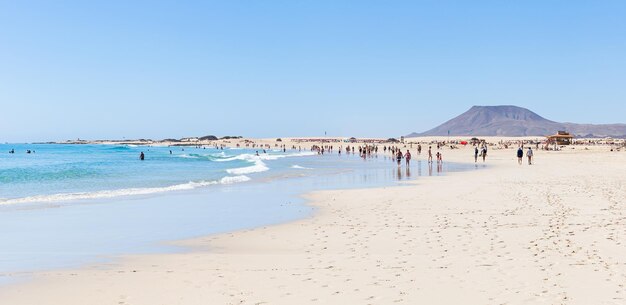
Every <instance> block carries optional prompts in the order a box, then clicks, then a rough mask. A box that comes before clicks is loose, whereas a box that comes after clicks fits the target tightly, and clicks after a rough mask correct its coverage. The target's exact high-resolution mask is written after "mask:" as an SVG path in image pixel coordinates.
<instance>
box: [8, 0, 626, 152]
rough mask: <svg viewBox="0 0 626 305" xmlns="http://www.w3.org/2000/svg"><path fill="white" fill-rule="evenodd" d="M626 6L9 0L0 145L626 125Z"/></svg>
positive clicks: (621, 3) (608, 3) (600, 3)
mask: <svg viewBox="0 0 626 305" xmlns="http://www.w3.org/2000/svg"><path fill="white" fill-rule="evenodd" d="M625 16H626V1H406V2H405V1H340V0H334V1H296V0H286V1H230V0H229V1H162V2H159V1H110V0H107V1H98V2H96V1H75V2H73V1H41V2H39V1H10V0H7V1H4V0H0V106H1V107H0V108H1V110H0V142H5V141H9V142H17V141H40V140H63V139H69V138H78V137H80V138H86V139H97V138H122V137H126V138H136V137H146V138H165V137H183V136H195V135H206V134H215V135H218V136H221V135H244V136H253V137H276V136H317V135H323V134H324V131H327V132H328V134H329V135H333V136H335V135H336V136H381V137H387V136H389V137H391V136H393V137H397V136H400V135H404V134H408V133H410V132H412V131H424V130H426V129H430V128H431V127H434V126H435V125H438V124H440V123H442V122H443V121H446V120H447V119H449V118H451V117H453V116H456V115H458V114H460V113H462V112H463V111H465V110H467V109H468V108H469V107H470V106H472V105H499V104H514V105H518V106H522V107H527V108H530V109H531V110H533V111H535V112H537V113H539V114H540V115H542V116H544V117H546V118H548V119H552V120H556V121H570V122H578V123H623V122H625V119H624V118H625V117H626V115H625V114H626V17H625Z"/></svg>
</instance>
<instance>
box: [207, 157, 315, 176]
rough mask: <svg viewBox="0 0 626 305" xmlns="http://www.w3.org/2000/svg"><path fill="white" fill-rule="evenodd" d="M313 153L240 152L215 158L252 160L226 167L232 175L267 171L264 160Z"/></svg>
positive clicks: (222, 160) (226, 160)
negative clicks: (241, 165) (226, 156)
mask: <svg viewBox="0 0 626 305" xmlns="http://www.w3.org/2000/svg"><path fill="white" fill-rule="evenodd" d="M314 154H315V153H312V152H299V153H294V154H285V155H278V154H276V155H274V154H260V155H258V156H257V155H255V154H241V155H237V156H233V157H228V158H223V159H216V160H215V161H217V162H228V161H234V160H245V161H248V162H253V163H254V165H252V166H247V167H240V168H231V169H227V170H226V172H227V173H229V174H232V175H244V174H252V173H260V172H264V171H268V170H269V169H270V168H269V167H268V166H267V165H266V164H265V162H263V161H265V160H278V159H281V158H287V157H301V156H312V155H314Z"/></svg>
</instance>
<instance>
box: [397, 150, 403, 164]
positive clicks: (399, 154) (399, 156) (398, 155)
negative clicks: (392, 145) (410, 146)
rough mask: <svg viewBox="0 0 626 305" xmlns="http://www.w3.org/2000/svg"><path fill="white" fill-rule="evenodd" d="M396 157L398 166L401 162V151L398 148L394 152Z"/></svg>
mask: <svg viewBox="0 0 626 305" xmlns="http://www.w3.org/2000/svg"><path fill="white" fill-rule="evenodd" d="M396 159H397V161H398V167H400V164H402V151H401V150H399V149H398V153H397V154H396Z"/></svg>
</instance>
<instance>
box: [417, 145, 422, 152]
mask: <svg viewBox="0 0 626 305" xmlns="http://www.w3.org/2000/svg"><path fill="white" fill-rule="evenodd" d="M417 154H418V155H421V154H422V144H417Z"/></svg>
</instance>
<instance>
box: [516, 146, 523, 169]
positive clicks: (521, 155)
mask: <svg viewBox="0 0 626 305" xmlns="http://www.w3.org/2000/svg"><path fill="white" fill-rule="evenodd" d="M523 157H524V150H522V148H521V147H520V148H518V149H517V164H519V165H522V158H523Z"/></svg>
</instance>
